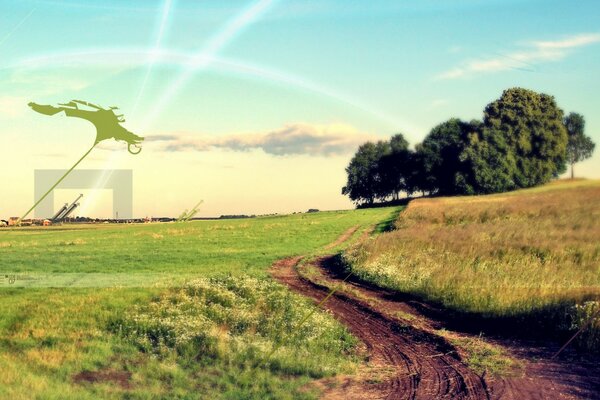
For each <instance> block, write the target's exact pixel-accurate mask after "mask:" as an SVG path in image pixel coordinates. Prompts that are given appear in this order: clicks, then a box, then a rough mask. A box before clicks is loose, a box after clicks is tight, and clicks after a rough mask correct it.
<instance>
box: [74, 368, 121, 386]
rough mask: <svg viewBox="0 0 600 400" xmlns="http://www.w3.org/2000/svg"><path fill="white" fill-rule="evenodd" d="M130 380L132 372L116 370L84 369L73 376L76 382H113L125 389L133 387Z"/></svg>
mask: <svg viewBox="0 0 600 400" xmlns="http://www.w3.org/2000/svg"><path fill="white" fill-rule="evenodd" d="M130 380H131V372H128V371H114V370H99V371H82V372H79V373H78V374H75V375H74V376H73V381H74V382H75V383H80V384H81V383H112V384H116V385H118V386H120V387H122V388H123V389H130V388H131V382H130Z"/></svg>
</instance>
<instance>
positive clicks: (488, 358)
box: [438, 330, 523, 376]
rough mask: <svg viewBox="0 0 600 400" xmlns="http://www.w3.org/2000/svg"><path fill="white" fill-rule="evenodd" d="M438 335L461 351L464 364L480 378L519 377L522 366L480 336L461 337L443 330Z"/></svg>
mask: <svg viewBox="0 0 600 400" xmlns="http://www.w3.org/2000/svg"><path fill="white" fill-rule="evenodd" d="M438 334H439V335H440V336H443V337H445V338H446V339H448V340H449V341H450V343H452V344H453V345H454V346H456V347H457V348H458V349H460V350H461V352H462V353H463V354H462V356H463V358H464V361H465V363H466V364H467V365H468V366H469V367H470V368H471V369H472V370H473V371H474V372H475V373H477V374H479V375H480V376H483V375H484V374H485V375H492V376H509V375H515V376H516V375H520V374H522V371H523V364H522V362H520V361H519V360H517V359H515V358H514V357H513V356H512V355H509V354H507V353H506V351H505V350H504V349H503V348H502V347H501V346H497V345H495V344H493V343H490V342H489V341H486V340H485V339H484V338H482V337H481V336H461V335H457V334H456V333H451V332H448V331H444V330H439V331H438Z"/></svg>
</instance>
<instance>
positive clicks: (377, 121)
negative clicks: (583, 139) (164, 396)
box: [0, 0, 600, 215]
mask: <svg viewBox="0 0 600 400" xmlns="http://www.w3.org/2000/svg"><path fill="white" fill-rule="evenodd" d="M0 11H1V12H0V124H1V125H2V126H3V131H4V132H3V134H2V136H0V145H1V146H2V147H3V148H4V147H5V146H7V147H13V148H15V147H16V146H18V147H17V148H15V153H17V151H18V150H19V151H23V154H13V157H14V159H10V160H8V159H5V160H4V161H2V162H3V163H8V162H10V163H11V165H12V166H13V167H14V168H11V172H10V173H9V172H7V169H6V168H3V170H4V172H2V173H0V174H2V175H0V178H1V179H3V180H5V181H6V180H8V181H13V182H14V184H13V185H14V188H15V189H14V193H13V195H12V196H11V197H10V199H8V198H5V197H4V196H3V199H1V200H0V214H3V215H4V214H7V213H8V214H16V213H18V209H19V208H23V206H22V204H23V202H27V201H30V199H31V198H32V191H33V182H32V179H31V176H32V170H33V168H68V167H69V166H70V164H71V163H72V161H71V160H73V161H74V160H76V159H77V158H78V156H79V155H80V153H82V152H83V151H85V150H86V149H87V147H86V143H88V142H89V141H90V140H91V138H90V137H89V134H87V133H83V132H88V131H89V127H87V126H86V125H85V123H80V122H77V121H75V122H73V121H68V122H67V121H66V120H60V121H58V120H57V121H54V120H50V119H48V118H41V117H40V116H39V115H34V114H33V113H31V112H30V111H28V109H27V107H26V103H27V102H28V101H29V100H35V101H37V102H40V103H55V102H59V101H60V102H62V101H66V100H69V99H71V98H82V99H85V100H89V101H94V102H97V103H100V104H103V105H113V104H114V105H118V106H119V107H120V108H121V110H122V111H123V112H124V113H125V114H126V118H127V126H128V128H129V129H131V130H133V131H134V132H136V133H138V134H140V135H142V136H146V137H148V138H149V140H148V141H147V142H146V143H145V146H144V151H143V152H142V154H141V155H140V156H138V157H129V156H127V154H125V155H123V154H121V153H123V151H122V150H123V149H122V148H120V147H118V146H117V147H114V148H106V149H99V150H98V152H96V153H95V154H94V157H92V158H91V159H90V160H89V162H88V161H86V162H88V164H87V165H86V166H85V167H87V168H117V167H118V168H131V169H133V170H134V172H135V174H136V175H135V176H136V178H135V179H136V188H135V196H136V210H137V212H138V213H141V214H157V213H163V214H164V213H176V212H177V211H178V210H179V209H180V208H185V207H186V204H187V203H189V202H191V203H195V202H196V201H195V198H196V197H199V198H205V200H207V201H205V205H204V211H205V212H206V213H207V214H213V215H218V214H220V213H234V212H259V213H260V212H272V211H275V212H288V211H295V210H300V209H304V208H310V207H317V208H323V209H326V208H345V207H349V206H350V203H349V202H348V201H347V200H346V199H344V198H343V197H342V196H341V195H340V193H339V192H340V188H341V186H342V185H343V183H344V171H343V168H344V166H345V165H346V164H347V162H348V160H349V158H350V157H351V153H352V149H353V148H355V146H356V145H357V144H358V143H360V142H362V141H364V140H367V139H377V138H379V137H381V138H385V137H387V136H389V135H390V134H392V133H395V132H403V133H404V134H405V135H406V137H407V138H408V139H409V141H411V142H412V143H413V144H415V143H418V142H419V141H420V140H421V139H422V138H423V137H424V136H425V135H426V134H427V132H428V131H429V129H431V127H433V126H434V125H436V124H437V123H440V122H442V121H444V120H445V119H447V118H450V117H460V118H464V119H471V118H480V117H481V114H482V110H483V108H484V106H485V105H486V104H487V103H489V102H490V101H492V100H494V99H495V98H497V97H499V96H500V94H501V92H502V90H503V89H506V88H509V87H513V86H522V87H526V88H530V89H534V90H538V91H542V92H545V93H549V94H552V95H554V96H555V97H556V99H557V102H558V104H559V106H560V107H562V108H563V109H564V110H565V111H567V112H569V111H577V112H580V113H582V114H583V115H584V116H585V117H586V121H587V134H588V135H590V136H592V138H593V139H594V140H595V141H596V142H598V141H600V116H598V113H597V110H598V109H599V105H600V100H598V98H597V96H596V93H599V92H600V90H599V89H600V81H599V79H598V71H599V70H600V57H599V55H600V26H599V23H598V18H597V16H598V15H600V3H598V2H597V1H578V2H577V4H576V6H575V5H574V4H573V3H572V2H567V1H525V0H522V1H519V0H512V1H495V0H487V1H483V0H482V1H475V0H466V1H450V0H448V1H443V0H437V1H433V0H429V1H368V2H366V1H331V0H329V1H289V0H287V1H286V0H273V1H269V0H259V1H249V0H246V1H227V2H223V1H183V0H166V1H165V0H161V1H141V0H140V1H128V2H123V1H103V2H93V1H85V2H84V1H82V0H77V1H76V0H64V1H52V0H48V1H33V0H32V1H30V0H24V1H19V2H15V1H3V0H2V1H0ZM138 98H139V101H138ZM152 138H153V139H152ZM159 139H160V140H159ZM65 143H68V145H65ZM88 146H89V145H88ZM115 152H117V153H119V154H118V155H114V154H112V153H115ZM108 160H111V161H108ZM156 160H160V161H159V162H158V163H157V161H156ZM159 166H160V168H159ZM13 169H14V170H15V171H18V172H14V171H12V170H13ZM577 171H578V172H579V174H580V175H584V176H588V177H596V178H598V177H600V155H596V156H595V157H594V158H593V159H592V160H589V161H587V162H585V163H583V164H582V165H581V166H579V167H578V170H577ZM169 176H179V177H186V179H182V181H185V182H179V183H177V182H173V180H172V179H171V180H170V179H168V177H169ZM157 181H160V184H161V185H162V186H163V187H164V189H163V193H164V196H165V199H163V201H159V200H158V199H156V196H154V195H153V193H154V190H155V189H154V187H155V186H156V182H157ZM190 182H193V183H194V185H192V186H191V187H190ZM248 182H253V183H254V185H253V186H251V185H249V186H248V187H246V186H245V185H246V184H247V183H248ZM196 184H197V186H196ZM225 186H227V187H233V188H237V189H238V190H231V189H226V188H225ZM239 190H243V197H244V200H243V201H240V200H234V199H233V198H230V197H233V196H236V197H238V198H239ZM100 192H102V191H100ZM66 195H67V194H65V196H66ZM228 196H230V197H228ZM59 197H60V196H57V198H59ZM105 197H106V195H105V194H101V195H96V196H94V195H92V194H90V195H89V196H86V198H88V199H92V198H96V200H95V201H91V200H90V201H89V202H88V204H87V209H88V211H89V213H91V214H94V213H95V214H99V215H100V214H103V213H106V210H107V209H110V204H109V205H108V206H107V205H106V204H104V203H106V201H105ZM188 197H189V199H188ZM103 199H104V200H103ZM58 201H61V200H58ZM5 210H6V211H5Z"/></svg>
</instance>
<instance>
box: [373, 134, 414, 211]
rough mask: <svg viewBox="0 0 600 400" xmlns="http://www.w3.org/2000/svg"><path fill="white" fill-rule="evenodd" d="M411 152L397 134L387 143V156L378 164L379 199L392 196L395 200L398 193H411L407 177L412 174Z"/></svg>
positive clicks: (401, 137)
mask: <svg viewBox="0 0 600 400" xmlns="http://www.w3.org/2000/svg"><path fill="white" fill-rule="evenodd" d="M411 153H412V152H411V151H410V150H409V148H408V142H407V141H406V139H405V138H404V135H402V134H401V133H397V134H395V135H394V136H392V138H391V139H390V141H389V154H385V155H384V156H383V157H382V158H381V160H380V162H379V170H380V171H379V174H380V176H381V179H382V187H381V193H380V194H381V195H382V196H380V197H387V196H392V198H394V199H397V198H398V197H399V193H400V192H407V193H409V194H410V193H411V192H412V188H411V187H410V185H409V177H410V176H411V174H412V170H411V168H412V165H411V164H410V157H411Z"/></svg>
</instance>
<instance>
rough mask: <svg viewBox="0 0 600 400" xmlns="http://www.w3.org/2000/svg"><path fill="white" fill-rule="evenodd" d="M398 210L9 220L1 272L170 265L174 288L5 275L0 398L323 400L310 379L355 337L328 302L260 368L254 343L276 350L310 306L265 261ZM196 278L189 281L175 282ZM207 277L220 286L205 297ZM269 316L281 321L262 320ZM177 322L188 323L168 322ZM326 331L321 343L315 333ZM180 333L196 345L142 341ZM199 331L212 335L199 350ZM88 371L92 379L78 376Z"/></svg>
mask: <svg viewBox="0 0 600 400" xmlns="http://www.w3.org/2000/svg"><path fill="white" fill-rule="evenodd" d="M393 212H394V209H389V208H388V209H376V210H358V211H340V212H321V213H315V214H297V215H291V216H281V217H269V218H257V219H251V220H228V221H198V222H190V223H185V224H148V225H131V226H112V225H109V226H104V225H102V226H81V227H67V226H63V227H53V228H50V229H33V228H22V229H2V230H0V260H1V261H0V262H1V264H0V272H2V273H7V272H11V273H21V274H36V273H46V274H48V273H54V274H73V273H90V274H91V273H101V274H107V275H115V276H119V277H127V276H128V275H132V274H141V275H144V276H148V277H151V278H152V277H154V276H155V275H154V274H163V275H164V276H166V277H167V278H168V279H169V280H170V282H171V283H170V285H171V286H172V287H170V288H161V287H153V285H152V284H151V281H149V280H142V281H139V282H138V286H140V287H129V288H123V287H88V288H77V287H57V288H43V287H27V288H17V287H10V286H9V285H8V284H7V283H6V282H3V283H0V304H2V313H1V314H0V371H1V373H0V398H12V399H30V398H40V399H52V398H56V399H69V398H71V399H88V398H89V399H96V398H140V399H143V398H211V399H212V398H216V399H219V398H224V399H240V398H256V399H266V398H278V399H279V398H281V399H285V398H289V399H292V398H314V397H315V396H316V395H317V394H316V393H314V392H312V391H311V390H307V389H306V388H305V387H304V386H305V384H306V383H307V382H309V381H310V380H311V379H313V378H314V377H317V376H324V375H330V374H334V373H336V372H339V371H345V370H347V369H348V368H352V351H351V349H350V347H351V343H352V339H351V338H350V337H349V336H347V333H346V332H345V330H344V329H343V328H342V327H341V326H339V324H337V323H336V322H335V321H334V320H333V319H332V318H331V317H330V316H329V315H327V314H325V313H321V312H319V313H317V319H315V320H314V321H313V322H312V323H309V324H307V326H306V327H305V329H306V330H307V331H306V332H304V333H305V334H304V335H301V336H300V337H297V338H295V339H293V340H292V341H291V342H290V345H289V346H284V347H283V348H282V349H281V351H278V352H276V353H275V355H274V358H273V360H272V362H271V363H270V364H269V365H268V366H263V365H261V364H260V363H259V362H258V360H259V359H260V357H259V354H258V353H259V350H257V349H259V348H260V346H264V348H271V347H272V346H273V345H274V344H275V343H277V341H278V340H280V337H279V335H278V332H277V329H278V327H285V328H286V329H287V328H289V327H290V324H293V321H292V320H293V319H296V318H297V317H298V315H300V314H302V313H303V311H307V310H308V309H310V307H312V305H311V304H310V303H309V302H306V301H304V300H301V299H300V298H298V297H297V296H293V295H290V294H289V292H288V291H287V290H283V289H282V288H281V287H280V286H279V285H277V284H274V283H272V282H271V278H270V277H269V276H268V272H267V270H268V268H269V267H270V265H271V264H272V263H273V262H274V261H275V260H277V259H279V258H283V257H287V256H294V255H314V254H318V253H322V252H323V251H325V250H324V246H326V245H327V244H329V243H331V242H333V241H334V240H335V239H336V238H337V237H338V236H339V235H341V234H342V233H343V232H345V231H347V230H348V229H349V228H351V227H354V226H360V227H361V229H360V230H359V231H358V232H356V233H355V234H354V236H353V240H356V238H357V237H358V235H360V234H362V232H363V231H364V230H366V229H367V228H368V227H370V226H373V225H376V224H378V223H380V222H381V221H384V220H386V219H387V218H389V216H390V215H391V214H392V213H393ZM67 228H68V229H67ZM341 247H342V246H338V247H336V249H339V248H341ZM333 250H334V249H331V250H327V251H333ZM84 276H85V275H84ZM90 276H92V277H95V276H96V275H90ZM190 279H193V281H191V282H189V283H188V284H187V286H185V285H184V286H180V285H176V284H175V283H178V282H181V281H186V282H187V281H189V280H190ZM207 282H208V285H209V286H208V287H207V286H206V285H207ZM62 283H63V284H64V283H65V282H62ZM36 285H37V286H41V285H43V282H34V284H33V286H36ZM87 285H88V286H89V285H93V282H90V281H89V280H88V282H87ZM189 285H200V287H202V288H204V289H202V290H204V292H202V293H204V294H202V295H198V294H199V293H200V292H197V293H196V294H195V295H194V296H196V297H194V296H192V297H190V298H187V299H183V300H182V298H181V296H182V294H183V293H186V292H185V290H187V289H186V288H188V289H189ZM253 285H254V286H253ZM73 286H77V282H73ZM98 286H103V285H100V284H99V285H98ZM212 287H214V288H220V289H219V290H218V291H217V293H216V294H215V293H213V294H211V295H209V296H208V297H207V293H209V292H210V291H211V290H212V289H210V288H212ZM248 288H255V290H256V293H258V294H259V295H258V296H257V297H253V296H252V292H253V291H254V289H252V290H250V289H248ZM210 293H212V292H210ZM219 293H220V294H222V295H223V294H224V295H225V296H226V297H227V296H230V297H231V296H233V297H232V299H235V301H233V302H226V303H223V304H220V305H218V303H217V302H215V301H213V300H214V298H211V297H210V296H213V295H219ZM227 293H229V294H227ZM236 296H237V297H236ZM211 299H212V300H211ZM269 299H271V300H270V303H269V301H268V300H269ZM215 307H216V308H215ZM216 309H218V310H220V313H216V312H215V310H216ZM270 313H272V319H269V318H265V316H266V317H268V316H269V315H270ZM159 317H161V318H159ZM162 317H164V318H162ZM261 317H262V319H261ZM169 318H174V321H176V323H175V326H177V327H179V328H177V329H174V330H171V331H169V329H171V328H173V325H169ZM199 318H204V319H203V320H206V321H205V322H206V324H205V325H202V327H203V328H204V329H198V330H195V329H194V328H195V327H196V325H193V324H188V325H186V324H185V323H184V322H183V321H189V320H194V321H195V320H197V319H199ZM152 321H154V322H153V323H150V322H152ZM261 321H262V322H261ZM265 321H267V322H269V324H266V322H265ZM323 327H327V329H325V331H324V334H323V335H318V336H319V337H320V338H321V339H318V340H317V339H315V338H314V336H311V335H310V334H307V332H308V333H310V332H312V333H315V332H318V331H319V329H323ZM180 328H181V329H180ZM186 329H188V330H186ZM190 332H192V333H193V334H191V333H190ZM180 334H181V335H183V336H182V337H187V338H190V337H191V339H190V340H191V341H190V342H181V341H175V342H173V341H169V340H167V341H166V342H164V341H163V342H164V343H163V344H164V346H162V347H161V346H158V347H157V346H154V345H149V344H148V343H152V341H151V340H150V341H148V340H146V339H144V337H146V338H149V337H159V336H160V335H163V336H164V337H166V338H173V337H178V336H177V335H180ZM194 335H197V337H194ZM202 337H204V338H205V339H207V342H206V343H208V345H205V346H204V347H202V346H200V345H198V346H194V343H196V344H199V342H198V340H200V339H199V338H202ZM157 343H158V342H157ZM190 343H192V345H190ZM349 345H350V346H349ZM340 346H341V347H340ZM348 346H349V347H348ZM201 349H203V350H204V351H200V350H201ZM340 350H343V351H340ZM85 371H88V372H87V373H88V375H87V376H88V378H89V376H90V374H91V376H92V378H94V379H96V382H94V383H91V382H90V379H81V376H85V374H84V375H81V373H82V372H85ZM119 376H125V377H127V379H126V380H125V382H122V381H120V380H119V379H118V378H115V377H119ZM94 379H91V380H94Z"/></svg>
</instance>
